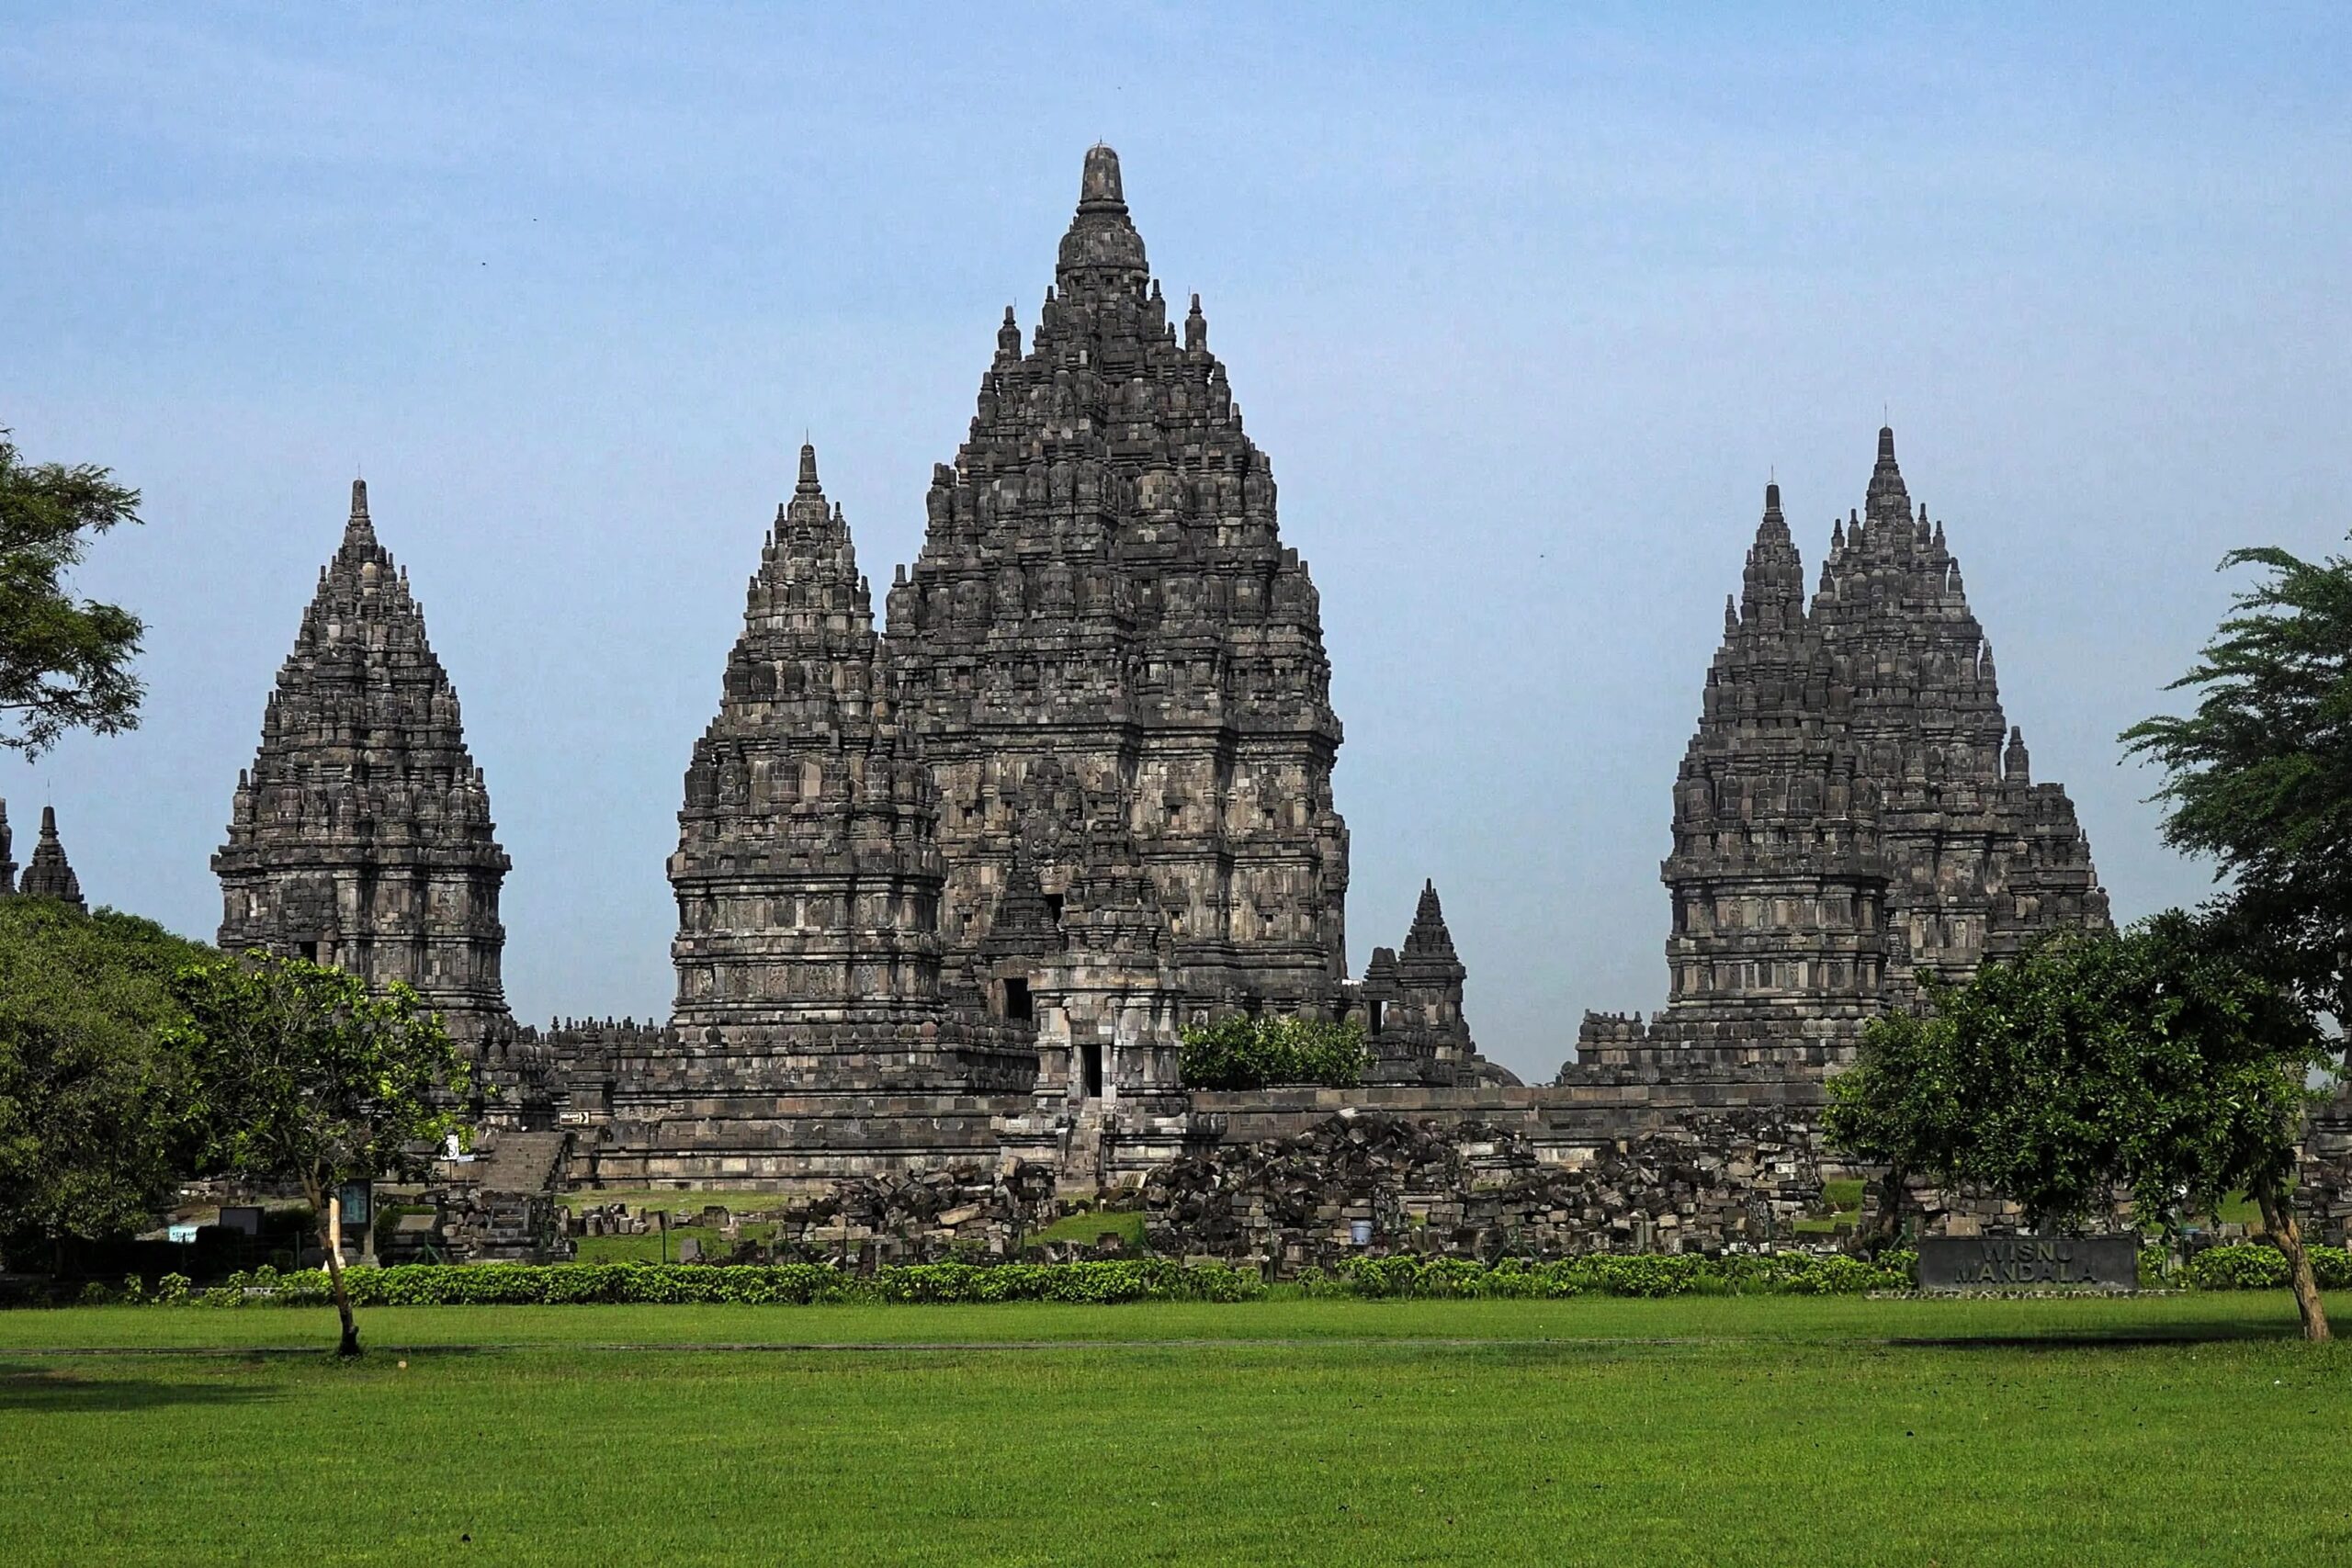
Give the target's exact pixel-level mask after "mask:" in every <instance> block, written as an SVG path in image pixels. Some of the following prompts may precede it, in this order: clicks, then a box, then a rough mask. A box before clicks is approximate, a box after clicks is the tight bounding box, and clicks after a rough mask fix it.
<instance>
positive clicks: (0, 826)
mask: <svg viewBox="0 0 2352 1568" xmlns="http://www.w3.org/2000/svg"><path fill="white" fill-rule="evenodd" d="M16 890H17V862H16V860H15V858H14V854H13V851H12V848H11V843H10V840H9V836H8V803H7V802H6V801H5V800H0V897H6V896H7V895H8V894H11V893H14V892H15V891H16Z"/></svg>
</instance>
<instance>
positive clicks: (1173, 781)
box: [888, 146, 1347, 1007]
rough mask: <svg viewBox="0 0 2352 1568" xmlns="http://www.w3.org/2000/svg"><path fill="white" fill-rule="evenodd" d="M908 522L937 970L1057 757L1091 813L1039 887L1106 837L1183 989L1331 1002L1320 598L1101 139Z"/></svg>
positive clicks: (1328, 736)
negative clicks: (1046, 259) (1125, 859)
mask: <svg viewBox="0 0 2352 1568" xmlns="http://www.w3.org/2000/svg"><path fill="white" fill-rule="evenodd" d="M928 510H929V527H928V529H927V531H926V534H925V536H924V540H923V547H922V556H921V558H919V559H918V560H917V561H916V562H915V564H914V567H913V569H912V570H911V571H910V572H907V573H905V574H903V575H902V577H901V579H900V581H899V582H898V583H897V584H896V585H895V586H893V587H892V589H891V591H890V596H889V612H890V614H889V637H888V641H889V646H890V648H891V649H892V650H893V652H894V653H896V655H897V656H898V663H899V669H900V670H901V671H902V672H903V674H904V677H905V682H906V703H907V708H908V713H909V716H910V718H909V722H910V724H911V725H912V726H913V727H914V728H916V729H917V730H919V731H920V733H921V736H922V742H923V748H924V752H925V755H926V756H927V757H928V758H929V760H930V762H931V766H932V770H933V775H934V777H935V778H936V780H937V783H938V786H939V793H940V797H941V808H940V842H941V846H942V848H943V850H944V852H945V855H946V861H947V882H946V887H945V891H944V903H943V906H942V911H941V921H940V930H941V937H942V940H943V942H944V945H945V949H946V958H947V962H948V964H949V965H950V967H951V968H956V969H961V968H967V967H968V966H969V965H971V964H973V962H974V961H975V960H976V959H977V958H978V954H979V951H980V947H981V942H982V939H983V937H984V936H985V934H986V931H987V927H988V922H989V918H990V914H991V911H992V910H993V909H994V908H996V905H997V902H998V895H999V891H1000V890H1001V888H1003V887H1004V886H1006V882H1007V877H1008V875H1009V874H1010V870H1011V867H1012V858H1013V846H1014V842H1015V840H1016V837H1017V836H1018V834H1019V832H1020V830H1021V827H1022V824H1023V821H1024V820H1025V819H1026V818H1029V817H1030V816H1032V815H1033V814H1035V812H1037V811H1038V810H1039V809H1040V807H1041V802H1040V801H1039V800H1038V799H1037V798H1035V795H1036V790H1035V788H1034V787H1033V784H1034V781H1035V780H1036V779H1039V778H1042V777H1044V776H1045V775H1044V773H1043V769H1044V766H1045V764H1046V763H1047V762H1048V761H1051V762H1053V763H1054V764H1055V765H1056V767H1057V768H1058V769H1060V770H1062V771H1063V773H1066V774H1067V776H1068V777H1069V779H1070V780H1072V781H1073V782H1074V784H1075V785H1076V787H1077V788H1078V790H1079V791H1080V793H1081V794H1082V795H1083V797H1084V798H1085V799H1086V800H1087V801H1088V802H1089V803H1090V805H1089V807H1088V810H1089V812H1090V814H1093V815H1100V816H1101V817H1102V818H1103V820H1101V821H1096V822H1089V823H1087V824H1084V825H1083V826H1084V827H1085V829H1087V830H1086V831H1083V832H1078V833H1072V834H1067V835H1063V836H1062V837H1061V839H1060V840H1058V843H1059V847H1058V848H1057V849H1055V850H1053V851H1052V852H1041V853H1040V854H1039V856H1038V862H1037V865H1036V872H1037V874H1038V876H1039V879H1040V882H1041V884H1042V886H1043V887H1044V889H1045V891H1046V894H1047V895H1048V896H1049V897H1061V896H1063V895H1065V894H1067V893H1070V892H1072V891H1073V890H1075V889H1082V888H1084V887H1085V886H1089V885H1095V884H1101V883H1102V882H1103V876H1102V875H1098V874H1097V873H1106V870H1107V868H1105V867H1094V866H1091V865H1090V864H1089V859H1090V855H1091V851H1089V850H1088V848H1087V847H1086V846H1088V845H1089V844H1092V845H1095V846H1097V847H1099V848H1102V849H1103V852H1105V853H1110V852H1113V851H1112V846H1114V845H1115V844H1116V843H1117V842H1119V841H1121V840H1126V841H1129V842H1131V845H1132V850H1133V852H1134V854H1135V856H1136V859H1137V860H1139V862H1140V863H1141V864H1142V866H1143V867H1144V870H1145V872H1146V874H1147V884H1148V888H1149V896H1150V898H1151V900H1152V901H1153V903H1154V904H1155V905H1156V907H1157V908H1158V910H1159V914H1160V917H1161V918H1162V919H1164V920H1165V921H1166V923H1167V926H1168V931H1169V936H1170V942H1171V948H1172V954H1173V957H1172V961H1171V962H1172V964H1173V966H1174V969H1175V971H1176V972H1177V976H1178V983H1179V984H1180V986H1181V989H1182V992H1183V993H1184V995H1185V996H1187V997H1188V998H1193V1000H1195V1001H1197V1002H1198V1003H1200V1005H1202V1006H1203V1007H1210V1006H1216V1005H1219V1004H1224V1003H1232V1004H1236V1005H1256V1004H1257V1003H1259V1002H1261V1001H1263V1002H1270V1003H1272V1004H1274V1005H1277V1006H1283V1007H1287V1006H1292V1005H1301V1004H1306V1003H1327V1002H1329V1001H1330V1000H1332V999H1333V998H1335V997H1336V995H1337V992H1338V988H1339V985H1340V978H1341V976H1342V974H1343V973H1344V969H1345V953H1344V948H1345V942H1344V925H1343V917H1342V913H1341V911H1342V906H1343V903H1344V899H1345V895H1346V889H1347V829H1346V826H1345V824H1344V823H1342V822H1341V820H1340V815H1339V812H1338V811H1337V809H1336V808H1335V807H1334V806H1333V804H1332V798H1331V767H1332V763H1333V761H1334V759H1335V758H1336V756H1337V753H1338V749H1339V745H1340V722H1339V719H1338V717H1337V716H1335V715H1334V714H1333V713H1332V711H1331V706H1330V701H1329V687H1330V663H1329V660H1328V659H1327V657H1326V656H1325V653H1324V649H1323V635H1322V626H1321V621H1320V613H1319V607H1318V604H1317V597H1316V592H1315V586H1314V583H1313V581H1311V580H1310V579H1309V577H1308V575H1307V569H1306V563H1305V562H1304V561H1302V560H1300V559H1299V558H1298V556H1297V553H1296V552H1295V551H1294V550H1291V549H1288V548H1285V547H1283V543H1282V540H1281V536H1280V532H1279V529H1278V527H1277V525H1276V521H1275V493H1274V480H1273V471H1272V465H1271V464H1270V463H1269V462H1268V460H1267V458H1266V455H1265V454H1264V453H1263V452H1262V451H1261V450H1260V449H1259V448H1258V447H1257V446H1256V445H1255V444H1253V443H1252V442H1251V441H1250V438H1249V436H1248V435H1247V434H1245V433H1244V432H1243V429H1242V425H1241V414H1240V411H1239V410H1238V408H1237V407H1236V406H1235V405H1234V401H1233V396H1232V392H1231V389H1230V388H1229V387H1228V386H1227V380H1226V372H1225V367H1224V366H1223V365H1221V364H1220V363H1218V361H1217V359H1216V355H1213V354H1211V353H1210V352H1209V349H1208V335H1207V325H1206V321H1205V320H1204V318H1202V317H1201V316H1200V315H1199V312H1198V310H1197V309H1196V310H1195V312H1194V315H1193V319H1192V320H1191V321H1188V322H1187V323H1186V325H1185V328H1184V331H1183V333H1182V338H1181V339H1180V337H1179V334H1178V333H1177V330H1176V326H1175V324H1174V323H1173V322H1171V321H1170V320H1169V316H1168V309H1167V303H1166V299H1165V297H1164V296H1163V294H1162V293H1161V291H1160V288H1159V285H1158V284H1157V283H1156V282H1154V281H1153V280H1152V278H1151V275H1150V272H1149V269H1148V265H1147V264H1146V261H1145V253H1144V243H1143V239H1142V236H1141V235H1139V234H1138V233H1136V228H1135V225H1134V223H1133V222H1132V221H1131V220H1130V219H1129V216H1128V212H1127V205H1126V198H1125V190H1124V187H1123V184H1122V180H1121V176H1120V169H1119V159H1118V154H1117V153H1115V152H1113V151H1112V150H1111V149H1110V148H1108V147H1103V146H1097V147H1094V148H1091V149H1090V150H1089V151H1088V152H1087V154H1086V159H1085V164H1084V167H1083V168H1082V170H1081V171H1080V179H1079V201H1078V209H1077V211H1076V213H1075V214H1074V216H1073V217H1072V219H1071V220H1070V224H1069V230H1068V231H1067V232H1066V233H1065V234H1064V235H1063V237H1062V241H1061V248H1060V254H1059V258H1058V265H1057V268H1056V272H1055V288H1054V289H1052V290H1049V291H1048V292H1047V295H1046V301H1045V304H1044V306H1043V308H1042V310H1041V311H1040V314H1039V317H1038V321H1037V326H1036V331H1035V335H1034V338H1033V340H1032V342H1031V343H1030V344H1029V346H1028V348H1027V350H1026V352H1023V349H1022V344H1021V339H1020V334H1019V332H1018V330H1017V329H1016V328H1015V327H1014V326H1013V325H1012V321H1011V319H1010V318H1008V321H1007V323H1006V325H1005V327H1004V328H1003V329H1001V331H1000V333H999V335H998V338H997V345H996V352H995V355H994V356H993V358H992V360H991V362H990V364H989V367H988V369H987V371H986V372H985V373H984V374H983V375H982V377H981V378H980V388H979V395H978V402H977V407H976V409H975V412H974V416H973V419H972V423H971V428H970V432H969V434H968V435H967V438H966V440H965V442H964V444H963V446H962V447H961V449H959V450H958V451H957V453H956V461H955V463H954V464H953V465H943V466H941V467H940V468H937V469H935V470H934V472H933V479H932V486H931V493H930V497H929V501H928ZM1057 776H1060V775H1059V774H1057ZM1120 852H1122V853H1124V851H1120Z"/></svg>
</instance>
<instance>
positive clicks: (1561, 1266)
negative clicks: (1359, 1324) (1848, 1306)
mask: <svg viewBox="0 0 2352 1568" xmlns="http://www.w3.org/2000/svg"><path fill="white" fill-rule="evenodd" d="M1916 1264H1917V1258H1916V1256H1915V1255H1914V1254H1912V1253H1909V1252H1890V1253H1887V1254H1884V1255H1883V1256H1882V1257H1881V1258H1880V1259H1879V1260H1878V1261H1877V1262H1875V1263H1871V1262H1868V1261H1865V1260H1864V1259H1861V1258H1848V1257H1843V1256H1836V1257H1816V1256H1815V1255H1813V1254H1810V1253H1793V1252H1792V1253H1774V1254H1770V1255H1764V1256H1740V1257H1724V1258H1707V1257H1702V1256H1701V1255H1700V1254H1697V1253H1678V1254H1659V1253H1594V1254H1591V1255H1589V1256H1588V1257H1584V1258H1566V1259H1563V1260H1561V1261H1559V1262H1555V1263H1535V1262H1529V1261H1525V1260H1522V1259H1518V1258H1504V1259H1502V1260H1501V1261H1499V1262H1496V1263H1492V1264H1487V1263H1477V1262H1473V1261H1471V1260H1469V1259H1467V1258H1350V1259H1348V1260H1347V1261H1346V1262H1344V1263H1342V1264H1340V1267H1339V1268H1338V1269H1335V1270H1333V1271H1331V1272H1329V1273H1325V1272H1322V1271H1320V1270H1317V1271H1314V1272H1311V1273H1309V1274H1307V1275H1306V1276H1305V1277H1304V1278H1302V1279H1301V1280H1300V1281H1299V1283H1300V1285H1301V1287H1302V1288H1303V1289H1304V1290H1305V1292H1306V1294H1308V1295H1310V1296H1357V1297H1364V1298H1371V1299H1390V1298H1399V1297H1414V1298H1443V1297H1458V1296H1473V1297H1510V1298H1519V1299H1528V1298H1556V1297H1563V1296H1588V1295H1589V1296H1690V1295H1717V1296H1741V1295H1778V1296H1831V1295H1860V1294H1862V1293H1863V1292H1869V1291H1902V1290H1908V1289H1909V1288H1910V1286H1911V1280H1912V1275H1913V1272H1914V1269H1915V1266H1916Z"/></svg>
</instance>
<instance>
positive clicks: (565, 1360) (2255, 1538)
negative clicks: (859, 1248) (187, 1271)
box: [0, 1292, 2352, 1568]
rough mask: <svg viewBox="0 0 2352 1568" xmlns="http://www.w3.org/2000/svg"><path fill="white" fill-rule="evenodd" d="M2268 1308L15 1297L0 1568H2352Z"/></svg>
mask: <svg viewBox="0 0 2352 1568" xmlns="http://www.w3.org/2000/svg"><path fill="white" fill-rule="evenodd" d="M2331 1304H2333V1305H2334V1306H2335V1307H2336V1308H2337V1309H2338V1310H2339V1311H2341V1312H2343V1313H2344V1314H2346V1317H2347V1318H2352V1298H2346V1299H2341V1300H2338V1301H2337V1302H2335V1303H2331ZM2292 1321H2293V1312H2292V1308H2291V1306H2290V1304H2289V1303H2288V1301H2287V1299H2286V1297H2285V1295H2284V1293H2283V1292H2279V1293H2276V1294H2258V1295H2257V1294H2243V1295H2227V1294H2211V1295H2198V1296H2180V1297H2169V1298H2160V1299H2148V1300H2140V1301H2075V1302H1982V1303H1951V1302H1871V1301H1862V1300H1853V1299H1827V1300H1802V1299H1788V1298H1706V1299H1691V1300H1682V1301H1666V1302H1639V1301H1617V1300H1595V1301H1581V1300H1579V1301H1567V1302H1556V1303H1555V1302H1459V1303H1431V1302H1395V1303H1379V1302H1353V1301H1312V1302H1309V1301H1279V1300H1278V1301H1269V1302H1262V1303H1248V1304H1242V1305H1236V1306H1206V1305H1200V1306H1195V1305H1150V1306H1130V1307H1107V1308H1087V1307H1054V1306H1031V1305H1024V1306H1006V1307H809V1308H724V1307H705V1308H684V1307H569V1308H505V1309H501V1308H480V1309H473V1308H437V1309H410V1310H406V1311H400V1310H390V1309H387V1310H381V1311H377V1312H372V1313H368V1314H364V1315H363V1320H362V1326H363V1331H364V1332H365V1333H366V1335H367V1337H368V1343H369V1345H370V1347H371V1351H370V1354H369V1355H368V1357H367V1358H366V1359H364V1360H363V1361H362V1362H361V1363H359V1364H358V1365H356V1366H342V1365H337V1364H336V1363H334V1360H333V1359H331V1358H328V1357H325V1356H323V1355H319V1354H316V1353H309V1352H314V1351H315V1350H316V1349H318V1348H323V1347H325V1346H326V1345H328V1344H329V1343H330V1342H331V1340H332V1337H333V1335H332V1316H331V1314H325V1313H313V1312H310V1311H307V1310H306V1311H292V1310H279V1309H259V1308H256V1309H248V1310H245V1311H207V1310H203V1309H183V1310H176V1311H164V1310H156V1309H143V1310H142V1309H134V1308H115V1309H104V1308H101V1309H86V1310H85V1309H74V1310H66V1311H56V1312H19V1313H12V1314H0V1454H5V1455H6V1456H7V1460H8V1462H7V1463H6V1464H5V1465H0V1561H5V1562H10V1563H52V1562H61V1563H62V1562H71V1563H83V1562H178V1563H186V1562H304V1563H334V1562H415V1561H427V1562H444V1561H469V1560H473V1559H477V1558H478V1559H479V1560H480V1561H482V1562H548V1563H563V1564H567V1565H573V1564H582V1563H596V1564H604V1563H636V1562H665V1563H700V1562H822V1563H885V1562H936V1563H949V1562H956V1563H963V1562H990V1563H993V1562H1006V1563H1012V1562H1022V1563H1117V1562H1349V1563H1367V1562H1457V1563H1518V1562H1526V1563H1537V1562H1542V1563H1559V1562H1594V1563H1646V1562H1672V1563H1702V1562H1704V1563H1713V1562H1743V1563H1747V1562H1753V1563H1770V1562H1804V1563H1806V1564H1808V1565H1819V1568H1826V1565H1832V1564H1846V1563H1871V1564H1877V1563H1928V1562H1936V1563H1940V1564H1944V1565H1946V1568H1955V1565H1958V1564H1963V1563H1967V1564H1977V1563H1983V1564H1994V1563H1998V1564H2010V1563H2066V1564H2069V1565H2075V1568H2079V1565H2083V1564H2090V1563H2104V1562H2217V1563H2219V1562H2229V1563H2256V1562H2260V1563H2270V1562H2310V1563H2324V1562H2344V1561H2347V1560H2352V1485H2347V1483H2352V1458H2348V1457H2347V1455H2346V1448H2347V1444H2346V1440H2345V1432H2346V1428H2347V1425H2348V1423H2347V1416H2352V1351H2346V1349H2344V1348H2338V1347H2323V1348H2316V1349H2313V1348H2305V1347H2303V1346H2301V1344H2299V1343H2297V1342H2294V1341H2293V1340H2291V1339H2290V1338H2289V1337H2287V1336H2288V1335H2290V1333H2291V1331H2292ZM757 1346H765V1347H783V1346H793V1347H801V1348H764V1349H762V1348H751V1347H757ZM852 1346H854V1347H860V1348H818V1347H852ZM74 1351H79V1352H94V1353H68V1352H74ZM402 1361H405V1362H406V1363H407V1364H406V1366H404V1367H403V1366H402V1365H401V1362H402ZM2272 1499H2276V1501H2275V1502H2274V1501H2272Z"/></svg>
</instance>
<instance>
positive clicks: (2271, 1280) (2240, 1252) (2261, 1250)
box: [2181, 1242, 2352, 1291]
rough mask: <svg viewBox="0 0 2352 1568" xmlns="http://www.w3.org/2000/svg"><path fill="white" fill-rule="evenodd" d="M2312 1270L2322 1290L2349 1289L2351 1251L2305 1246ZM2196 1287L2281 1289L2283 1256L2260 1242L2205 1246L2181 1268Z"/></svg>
mask: <svg viewBox="0 0 2352 1568" xmlns="http://www.w3.org/2000/svg"><path fill="white" fill-rule="evenodd" d="M2304 1250H2305V1251H2307V1252H2309V1253H2310V1254H2311V1257H2312V1274H2313V1275H2314V1276H2315V1277H2317V1279H2318V1280H2319V1286H2320V1289H2321V1290H2323V1291H2341V1290H2346V1289H2352V1251H2347V1250H2346V1248H2344V1247H2306V1248H2305V1249H2304ZM2181 1273H2182V1275H2183V1276H2184V1277H2185V1278H2186V1279H2187V1280H2188V1282H2189V1283H2190V1284H2191V1285H2194V1286H2196V1287H2197V1288H2198V1289H2199V1290H2200V1291H2283V1290H2285V1289H2286V1288H2287V1257H2286V1254H2284V1253H2282V1252H2280V1251H2279V1250H2278V1248H2277V1247H2271V1246H2269V1245H2268V1244H2267V1243H2263V1242H2234V1243H2232V1244H2231V1245H2229V1246H2227V1247H2207V1248H2206V1249H2205V1250H2204V1251H2202V1252H2200V1253H2199V1254H2197V1256H2195V1257H2194V1258H2190V1259H2189V1260H2188V1267H2186V1268H2185V1269H2182V1270H2181Z"/></svg>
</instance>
